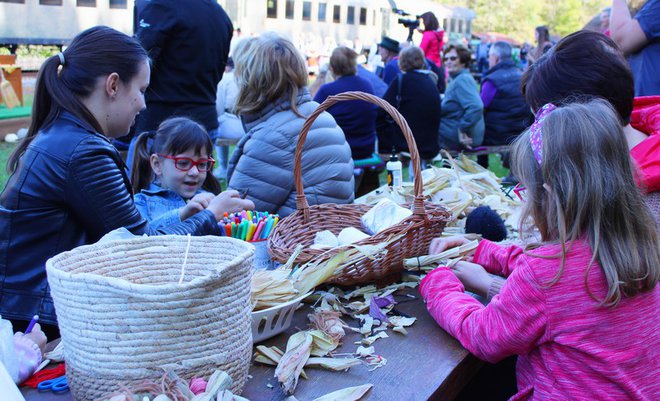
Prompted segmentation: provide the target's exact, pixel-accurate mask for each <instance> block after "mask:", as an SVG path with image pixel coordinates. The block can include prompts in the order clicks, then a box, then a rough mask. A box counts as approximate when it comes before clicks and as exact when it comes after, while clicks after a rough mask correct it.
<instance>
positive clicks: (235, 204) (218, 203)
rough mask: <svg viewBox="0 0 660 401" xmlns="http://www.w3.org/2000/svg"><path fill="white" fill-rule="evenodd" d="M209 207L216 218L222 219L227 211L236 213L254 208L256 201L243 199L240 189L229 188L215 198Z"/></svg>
mask: <svg viewBox="0 0 660 401" xmlns="http://www.w3.org/2000/svg"><path fill="white" fill-rule="evenodd" d="M208 209H209V210H210V211H212V212H213V214H214V215H215V219H216V220H218V221H220V220H222V217H223V215H224V213H225V212H226V213H235V212H240V211H241V210H252V209H254V203H253V202H252V201H251V200H249V199H241V196H240V194H239V193H238V191H234V190H229V191H225V192H222V193H221V194H220V195H218V196H216V197H215V198H213V200H212V201H211V203H210V204H209V206H208Z"/></svg>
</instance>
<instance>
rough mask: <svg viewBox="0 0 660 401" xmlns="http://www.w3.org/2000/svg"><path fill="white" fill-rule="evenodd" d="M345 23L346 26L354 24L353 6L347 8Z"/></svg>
mask: <svg viewBox="0 0 660 401" xmlns="http://www.w3.org/2000/svg"><path fill="white" fill-rule="evenodd" d="M346 23H347V24H351V25H353V24H355V7H354V6H348V15H346Z"/></svg>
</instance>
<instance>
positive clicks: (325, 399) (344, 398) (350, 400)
mask: <svg viewBox="0 0 660 401" xmlns="http://www.w3.org/2000/svg"><path fill="white" fill-rule="evenodd" d="M371 387H373V385H372V384H363V385H361V386H356V387H348V388H345V389H341V390H337V391H333V392H332V393H330V394H326V395H324V396H322V397H319V398H317V399H315V400H314V401H357V400H359V399H360V398H362V397H363V396H364V395H365V394H366V393H367V392H368V391H369V390H370V389H371Z"/></svg>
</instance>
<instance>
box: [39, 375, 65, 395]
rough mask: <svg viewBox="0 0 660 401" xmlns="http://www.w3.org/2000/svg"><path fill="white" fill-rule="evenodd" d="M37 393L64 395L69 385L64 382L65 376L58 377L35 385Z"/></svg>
mask: <svg viewBox="0 0 660 401" xmlns="http://www.w3.org/2000/svg"><path fill="white" fill-rule="evenodd" d="M37 390H39V391H52V392H53V393H55V394H59V393H66V392H67V391H69V384H68V383H67V382H66V376H60V377H57V378H55V379H49V380H45V381H42V382H41V383H39V384H38V385H37Z"/></svg>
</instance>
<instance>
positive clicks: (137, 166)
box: [131, 131, 156, 194]
mask: <svg viewBox="0 0 660 401" xmlns="http://www.w3.org/2000/svg"><path fill="white" fill-rule="evenodd" d="M155 137H156V131H147V132H143V133H142V134H140V136H139V137H138V138H137V140H136V141H135V149H134V152H133V165H132V166H131V181H132V183H133V193H135V194H137V193H139V192H140V191H142V190H143V189H145V188H148V187H149V185H150V184H151V181H152V178H153V173H152V171H151V160H150V159H151V153H152V152H151V148H152V146H150V144H149V141H150V140H153V139H154V138H155Z"/></svg>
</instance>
